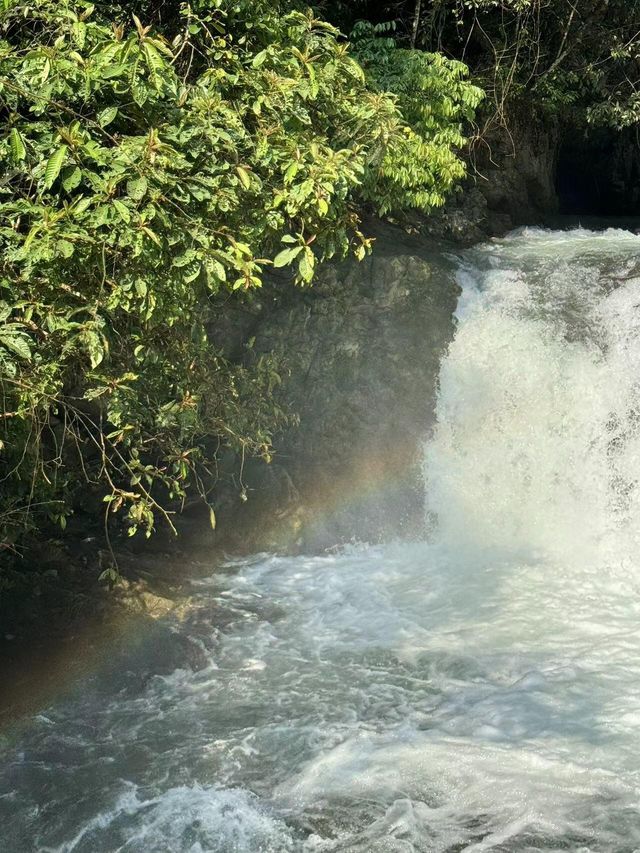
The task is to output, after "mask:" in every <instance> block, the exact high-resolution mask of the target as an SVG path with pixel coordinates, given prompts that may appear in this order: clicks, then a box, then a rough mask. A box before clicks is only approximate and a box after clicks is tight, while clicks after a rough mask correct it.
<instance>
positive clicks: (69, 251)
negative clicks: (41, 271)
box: [56, 240, 74, 258]
mask: <svg viewBox="0 0 640 853" xmlns="http://www.w3.org/2000/svg"><path fill="white" fill-rule="evenodd" d="M56 247H57V249H58V252H60V254H61V255H62V257H63V258H70V257H71V256H72V255H73V251H74V246H73V243H70V242H69V240H58V242H57V243H56Z"/></svg>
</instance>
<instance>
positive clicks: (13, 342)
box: [0, 329, 31, 361]
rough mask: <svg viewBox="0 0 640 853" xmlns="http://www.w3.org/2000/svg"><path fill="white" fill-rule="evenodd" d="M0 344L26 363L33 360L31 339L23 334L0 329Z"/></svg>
mask: <svg viewBox="0 0 640 853" xmlns="http://www.w3.org/2000/svg"><path fill="white" fill-rule="evenodd" d="M0 344H2V345H3V346H4V347H6V349H8V350H11V352H13V353H15V354H16V355H17V356H19V357H20V358H23V359H25V361H28V360H29V359H30V358H31V348H30V346H29V338H28V337H27V335H25V334H24V333H22V332H9V331H7V330H5V329H0Z"/></svg>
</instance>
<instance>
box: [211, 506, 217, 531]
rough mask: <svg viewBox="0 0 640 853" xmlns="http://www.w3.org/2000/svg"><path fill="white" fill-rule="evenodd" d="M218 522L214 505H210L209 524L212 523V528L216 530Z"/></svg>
mask: <svg viewBox="0 0 640 853" xmlns="http://www.w3.org/2000/svg"><path fill="white" fill-rule="evenodd" d="M216 523H217V522H216V514H215V512H214V510H213V507H212V506H210V507H209V524H210V525H211V529H212V530H215V529H216Z"/></svg>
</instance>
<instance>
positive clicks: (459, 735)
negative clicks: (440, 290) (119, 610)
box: [0, 229, 640, 853]
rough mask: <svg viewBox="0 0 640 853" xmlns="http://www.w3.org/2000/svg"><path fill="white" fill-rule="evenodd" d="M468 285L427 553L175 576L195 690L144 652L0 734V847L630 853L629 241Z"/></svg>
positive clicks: (634, 472) (634, 561)
mask: <svg viewBox="0 0 640 853" xmlns="http://www.w3.org/2000/svg"><path fill="white" fill-rule="evenodd" d="M460 280H461V284H462V285H463V293H462V296H461V299H460V306H459V312H458V313H459V325H458V329H457V332H456V336H455V340H454V342H453V343H452V345H451V348H450V351H449V354H448V356H447V357H446V358H445V360H444V362H443V365H442V370H441V378H440V394H439V402H438V425H437V428H436V431H435V434H434V436H433V437H432V438H431V439H430V440H429V442H428V444H427V446H426V449H425V473H426V492H427V504H428V506H427V512H428V516H429V519H430V522H431V525H432V527H433V530H432V533H431V536H430V539H429V542H428V543H413V544H407V543H404V544H403V543H397V544H390V545H388V546H385V547H376V548H370V547H364V546H363V547H358V548H351V549H347V550H344V551H342V552H340V553H337V554H332V555H328V556H319V557H306V558H303V557H288V558H282V557H269V556H264V555H262V556H258V557H256V558H254V559H253V560H249V561H241V562H238V563H234V564H232V565H230V566H229V567H228V570H227V571H226V572H223V573H216V574H215V575H214V576H213V577H210V578H207V577H205V578H202V577H201V578H200V579H197V578H196V579H194V581H193V597H192V601H191V609H190V612H189V614H188V616H187V617H185V618H183V619H182V620H178V619H176V620H175V622H174V623H173V624H172V626H171V627H172V630H174V631H175V635H176V637H177V638H181V639H182V640H183V641H187V642H188V643H189V644H192V645H193V646H194V647H197V648H198V649H200V652H201V654H202V655H203V657H204V662H205V665H204V666H203V668H202V669H200V671H198V672H192V671H191V669H187V668H185V669H177V670H176V671H175V672H173V673H172V674H170V675H166V676H158V675H155V676H154V675H152V674H151V673H152V672H153V652H152V650H151V649H149V650H148V651H147V654H148V656H149V667H148V670H149V671H150V672H149V673H148V674H146V675H141V674H140V672H139V669H136V667H134V665H133V664H130V667H131V669H130V671H129V670H127V667H124V668H123V670H124V671H118V672H114V671H111V672H110V673H109V674H108V675H107V674H104V673H103V674H101V675H96V676H95V677H94V678H93V679H89V680H88V681H86V682H84V683H83V684H82V685H80V686H79V687H78V689H77V691H76V692H75V694H74V695H72V696H71V697H70V698H68V699H66V700H65V701H59V702H57V703H56V704H55V705H53V706H52V707H51V708H50V709H48V710H47V711H46V712H45V713H44V714H41V715H39V716H37V717H36V718H34V719H33V720H32V721H30V723H29V725H28V726H27V727H26V728H25V729H23V730H22V731H21V732H20V734H19V736H16V738H15V740H14V742H12V743H9V742H7V744H6V746H5V747H4V749H3V758H4V766H3V768H2V769H0V818H1V819H0V839H1V840H2V841H3V842H4V844H0V847H1V848H2V849H3V850H7V851H8V853H22V851H31V850H38V851H58V853H89V851H91V853H100V852H101V851H123V853H125V852H126V853H131V851H140V853H141V851H145V853H149V851H153V853H155V851H167V853H169V851H170V853H182V851H189V852H190V853H203V851H217V853H232V851H234V852H235V853H258V851H270V853H285V851H296V853H301V852H302V851H306V853H311V851H352V853H356V851H357V853H383V851H385V853H386V851H423V852H424V853H426V851H429V853H431V851H434V853H454V851H463V850H464V851H489V850H491V851H513V852H514V853H516V851H517V853H522V852H523V851H537V850H546V851H559V850H573V851H582V853H588V851H618V853H622V851H628V853H631V851H634V850H637V849H640V757H639V753H638V742H639V741H638V738H639V736H640V574H639V567H640V550H639V548H638V545H639V544H640V433H639V430H640V237H638V236H635V235H633V234H631V233H627V232H622V231H607V232H603V233H598V234H596V233H592V232H587V231H583V230H575V231H571V232H547V231H542V230H535V229H533V230H531V229H530V230H525V231H522V232H518V233H514V234H513V235H511V236H509V237H508V238H506V239H505V240H502V241H496V242H493V243H491V244H487V245H484V246H482V247H479V248H477V249H474V250H471V251H469V252H468V253H466V255H465V256H464V259H463V261H462V264H461V269H460ZM145 672H147V670H145Z"/></svg>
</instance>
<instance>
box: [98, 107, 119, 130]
mask: <svg viewBox="0 0 640 853" xmlns="http://www.w3.org/2000/svg"><path fill="white" fill-rule="evenodd" d="M117 115H118V108H117V107H107V108H106V109H104V110H102V112H101V113H99V114H98V124H99V125H100V127H106V126H107V125H109V124H111V122H112V121H113V120H114V119H115V117H116V116H117Z"/></svg>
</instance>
